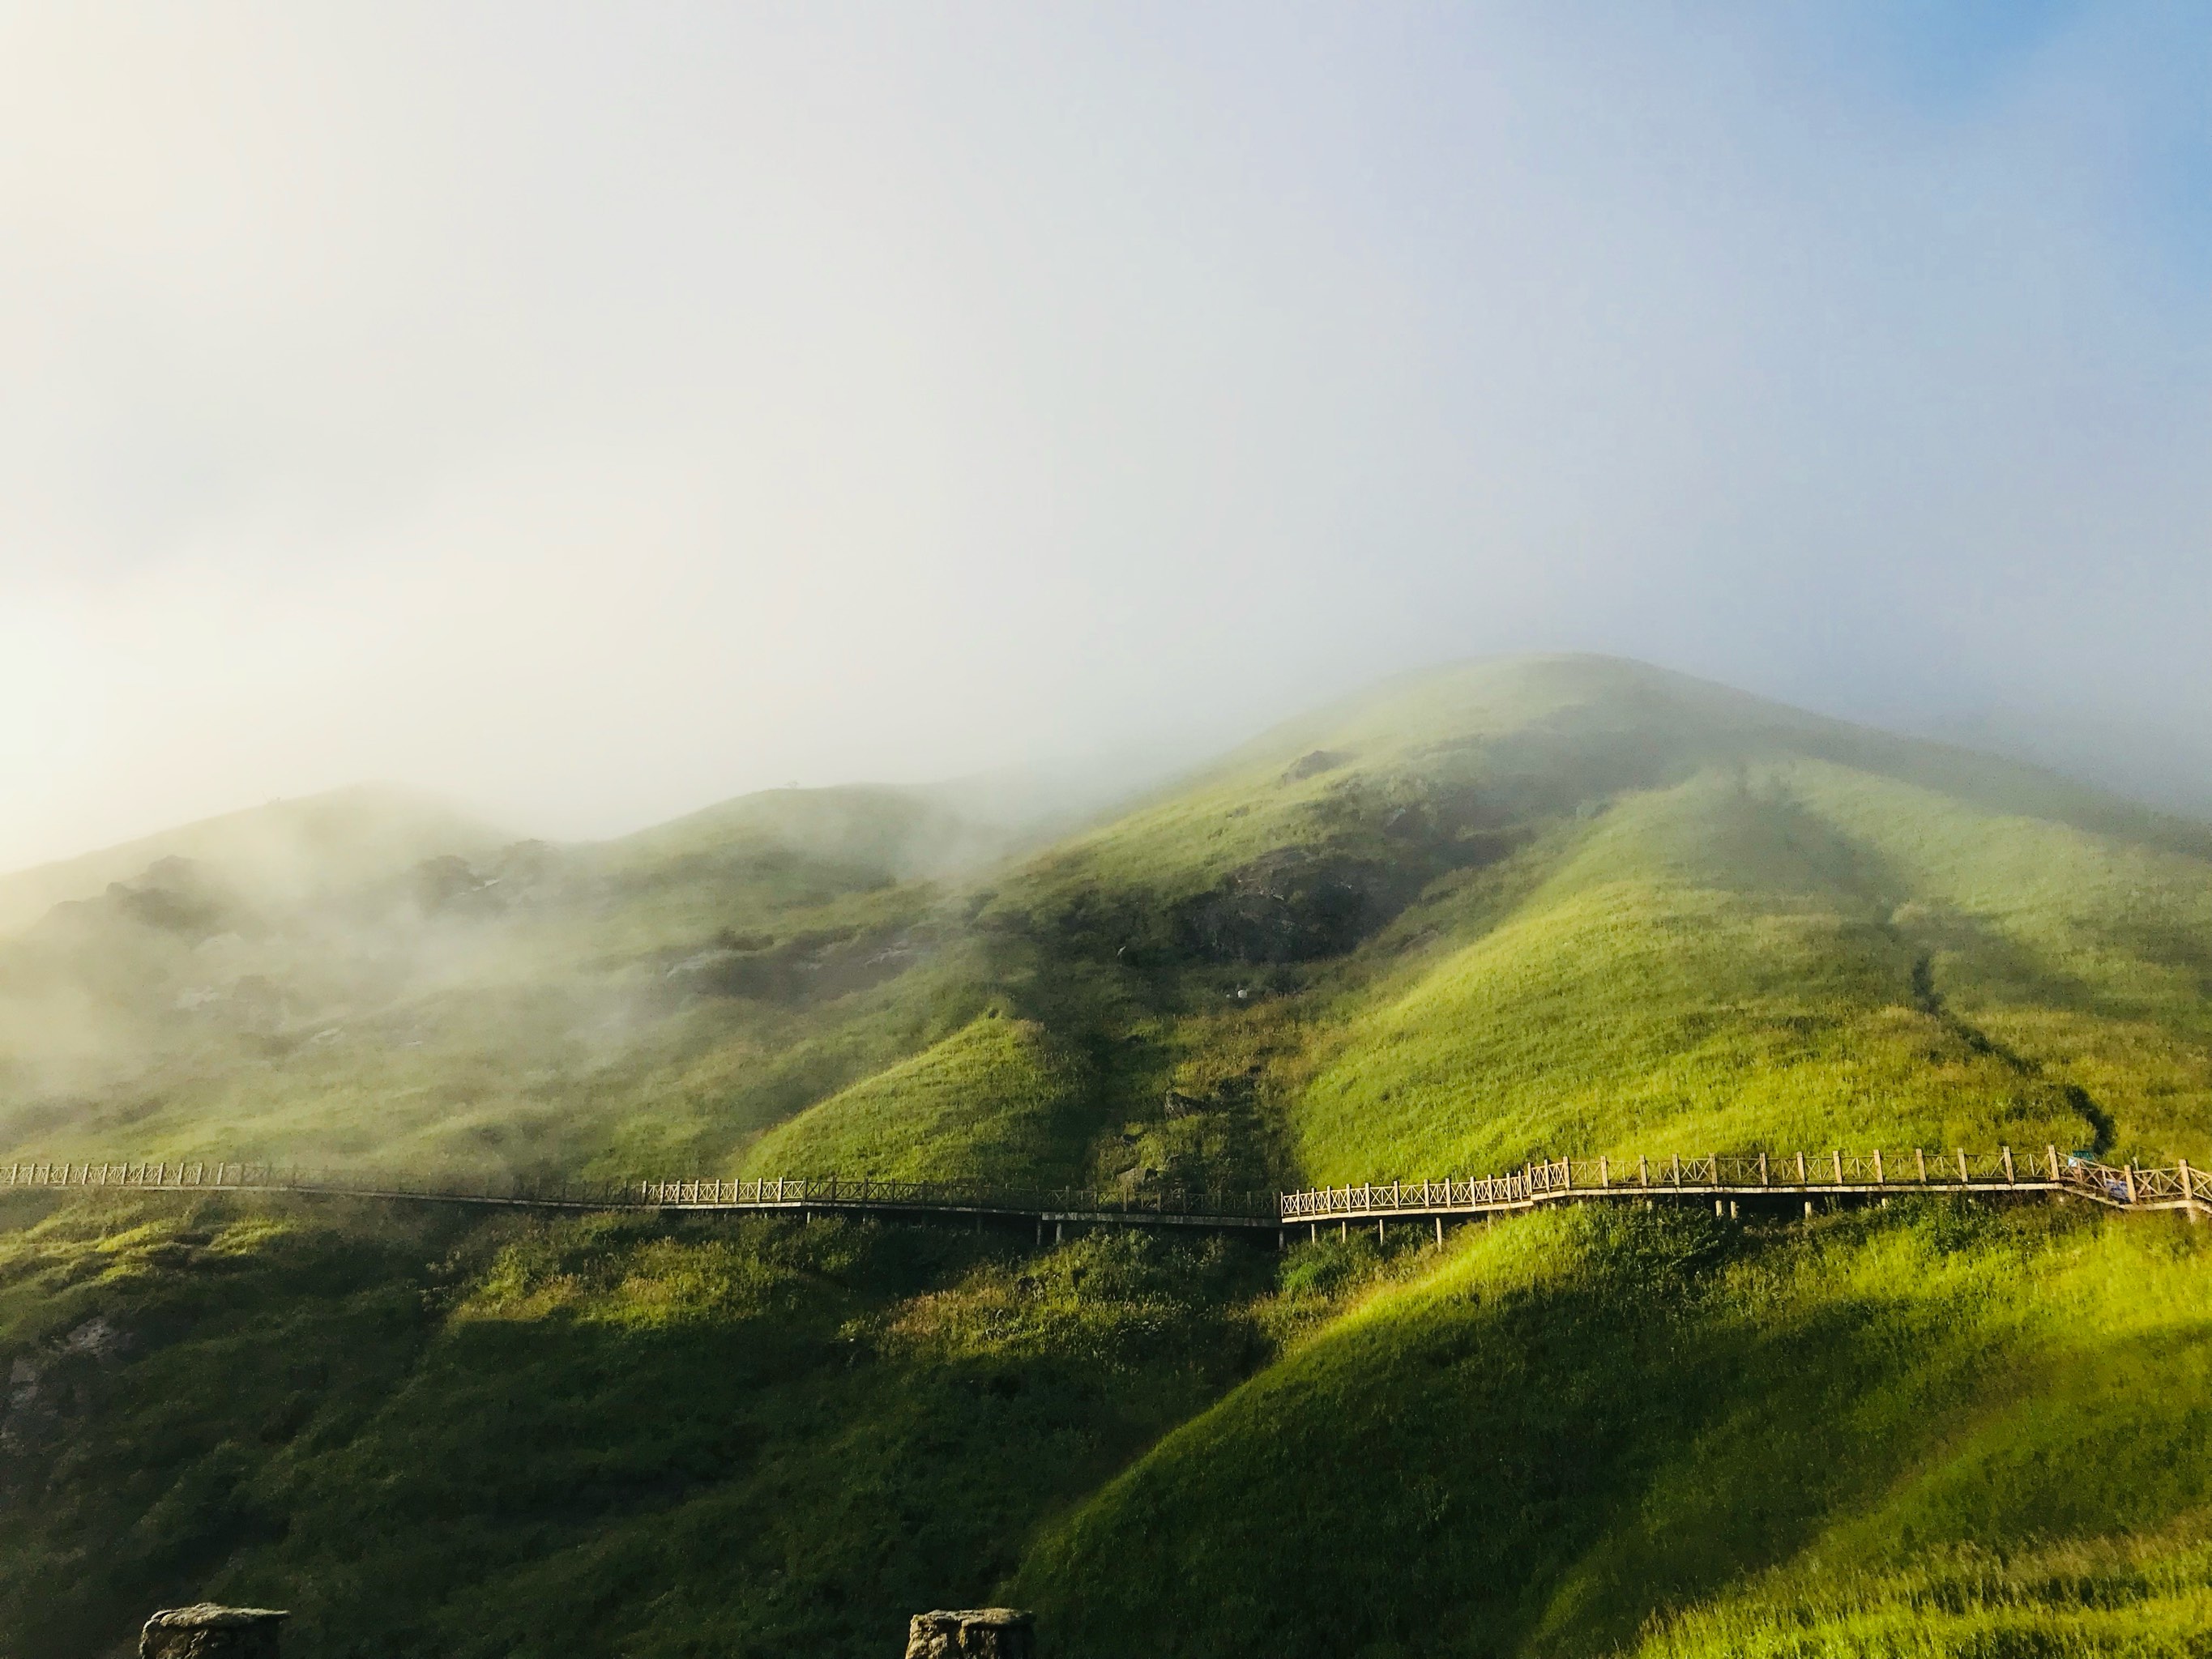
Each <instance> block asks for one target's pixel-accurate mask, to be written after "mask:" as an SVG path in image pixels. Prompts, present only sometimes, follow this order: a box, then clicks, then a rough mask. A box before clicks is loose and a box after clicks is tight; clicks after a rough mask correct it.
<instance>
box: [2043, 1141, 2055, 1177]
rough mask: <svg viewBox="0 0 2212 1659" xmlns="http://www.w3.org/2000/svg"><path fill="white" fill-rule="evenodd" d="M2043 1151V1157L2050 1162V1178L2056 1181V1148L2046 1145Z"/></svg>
mask: <svg viewBox="0 0 2212 1659" xmlns="http://www.w3.org/2000/svg"><path fill="white" fill-rule="evenodd" d="M2043 1151H2044V1155H2045V1157H2047V1158H2050V1160H2051V1179H2052V1180H2053V1181H2056V1180H2057V1179H2058V1148H2057V1147H2056V1146H2048V1145H2046V1146H2045V1147H2044V1149H2043Z"/></svg>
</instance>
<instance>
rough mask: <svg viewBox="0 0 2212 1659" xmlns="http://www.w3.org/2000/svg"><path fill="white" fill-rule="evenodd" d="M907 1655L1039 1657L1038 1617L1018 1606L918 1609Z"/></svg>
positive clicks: (931, 1658) (920, 1658) (929, 1658)
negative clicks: (937, 1610) (951, 1610)
mask: <svg viewBox="0 0 2212 1659" xmlns="http://www.w3.org/2000/svg"><path fill="white" fill-rule="evenodd" d="M906 1659H1036V1620H1035V1618H1034V1617H1033V1616H1032V1615H1030V1614H1029V1613H1024V1612H1022V1611H1020V1610H1019V1609H1018V1608H1015V1607H970V1608H969V1609H967V1610H966V1611H965V1612H962V1613H946V1612H938V1613H916V1614H915V1616H914V1619H913V1621H912V1622H911V1623H909V1624H908V1626H907V1638H906Z"/></svg>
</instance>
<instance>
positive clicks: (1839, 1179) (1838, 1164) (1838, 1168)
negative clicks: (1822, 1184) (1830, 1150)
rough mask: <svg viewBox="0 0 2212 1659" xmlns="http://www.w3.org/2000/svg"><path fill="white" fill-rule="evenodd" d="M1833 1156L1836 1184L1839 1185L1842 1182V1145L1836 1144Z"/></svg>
mask: <svg viewBox="0 0 2212 1659" xmlns="http://www.w3.org/2000/svg"><path fill="white" fill-rule="evenodd" d="M1835 1158H1836V1185H1838V1187H1840V1186H1842V1185H1843V1184H1844V1149H1843V1148H1842V1147H1840V1146H1838V1147H1837V1148H1836V1149H1835Z"/></svg>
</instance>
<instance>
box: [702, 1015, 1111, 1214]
mask: <svg viewBox="0 0 2212 1659" xmlns="http://www.w3.org/2000/svg"><path fill="white" fill-rule="evenodd" d="M1081 1089H1082V1077H1081V1070H1080V1066H1079V1064H1078V1062H1077V1061H1075V1060H1073V1058H1072V1057H1071V1056H1070V1055H1068V1054H1065V1053H1063V1052H1060V1051H1058V1050H1056V1049H1055V1048H1054V1044H1053V1042H1052V1040H1051V1039H1050V1037H1049V1036H1047V1034H1046V1033H1045V1031H1044V1030H1043V1028H1042V1026H1040V1025H1038V1024H1036V1022H1034V1021H1031V1020H1018V1019H1005V1018H998V1017H997V1016H996V1014H995V1013H992V1014H986V1015H984V1016H982V1017H981V1018H977V1019H976V1020H975V1021H974V1022H973V1023H972V1024H969V1025H968V1026H966V1027H965V1028H964V1029H963V1030H960V1031H957V1032H956V1033H955V1034H954V1035H952V1036H949V1037H947V1038H945V1041H944V1042H939V1043H938V1044H937V1045H936V1046H935V1047H934V1048H930V1049H928V1050H927V1051H926V1052H924V1053H922V1054H917V1055H915V1057H914V1058H913V1059H911V1060H903V1061H902V1062H901V1063H899V1064H898V1065H896V1066H891V1067H890V1069H888V1070H887V1071H884V1072H879V1073H877V1074H876V1075H875V1076H873V1077H871V1078H869V1079H866V1081H864V1082H860V1083H857V1084H854V1085H853V1086H852V1087H851V1088H849V1089H847V1090H845V1091H842V1093H839V1094H836V1095H833V1096H831V1097H829V1099H828V1100H825V1101H823V1102H821V1103H819V1104H817V1105H814V1106H810V1107H809V1108H807V1109H806V1110H805V1111H804V1112H801V1113H800V1114H799V1115H798V1116H797V1117H795V1118H793V1119H792V1120H790V1121H788V1122H787V1123H785V1124H783V1125H782V1126H781V1127H778V1128H776V1129H774V1130H771V1131H770V1132H769V1133H768V1134H767V1135H766V1136H764V1137H763V1138H762V1139H760V1140H759V1141H757V1142H756V1143H755V1144H754V1146H753V1148H752V1150H751V1152H750V1153H749V1154H748V1155H747V1157H746V1159H745V1166H744V1167H745V1170H746V1172H747V1173H749V1174H754V1175H781V1174H810V1175H837V1176H878V1177H881V1178H883V1179H885V1180H892V1181H958V1180H972V1179H974V1178H975V1176H977V1175H978V1174H979V1173H987V1175H988V1176H989V1178H990V1179H992V1180H994V1181H997V1182H1005V1183H1006V1184H1008V1185H1010V1186H1013V1187H1018V1188H1021V1187H1026V1188H1049V1187H1054V1186H1058V1185H1061V1184H1064V1183H1066V1182H1069V1181H1072V1180H1073V1179H1074V1178H1075V1177H1076V1176H1077V1175H1078V1174H1079V1172H1080V1171H1081V1170H1082V1168H1083V1165H1084V1163H1085V1153H1086V1152H1087V1150H1088V1148H1087V1146H1086V1141H1087V1135H1086V1134H1085V1131H1086V1130H1087V1129H1088V1128H1089V1127H1090V1124H1089V1122H1088V1120H1087V1117H1086V1116H1085V1115H1084V1114H1083V1113H1082V1112H1081V1109H1080V1107H1081V1101H1080V1093H1081Z"/></svg>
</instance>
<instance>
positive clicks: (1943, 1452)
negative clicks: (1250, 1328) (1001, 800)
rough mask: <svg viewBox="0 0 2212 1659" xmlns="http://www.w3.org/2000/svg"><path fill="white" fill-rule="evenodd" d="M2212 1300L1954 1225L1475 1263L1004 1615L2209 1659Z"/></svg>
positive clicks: (1321, 1365)
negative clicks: (1027, 1608) (1023, 1609)
mask: <svg viewBox="0 0 2212 1659" xmlns="http://www.w3.org/2000/svg"><path fill="white" fill-rule="evenodd" d="M2208 1266H2212V1261H2208V1255H2207V1249H2206V1248H2205V1245H2204V1243H2203V1235H2202V1232H2201V1230H2200V1231H2190V1230H2188V1229H2186V1228H2185V1227H2184V1226H2183V1225H2181V1224H2180V1223H2179V1221H2178V1220H2176V1221H2174V1222H2172V1224H2171V1225H2160V1224H2152V1225H2129V1224H2126V1223H2124V1222H2105V1223H2100V1222H2097V1221H2093V1220H2087V1221H2083V1220H2076V1219H2073V1218H2068V1217H2066V1216H2064V1215H2063V1214H2060V1213H2058V1212H2048V1211H2039V1212H2023V1213H2021V1214H2018V1215H2015V1216H2011V1217H2007V1216H2003V1215H1998V1214H1993V1213H1990V1212H1976V1211H1954V1210H1952V1209H1949V1208H1948V1207H1945V1206H1941V1205H1936V1204H1932V1203H1931V1204H1930V1205H1929V1206H1928V1207H1926V1208H1923V1209H1918V1210H1913V1209H1907V1208H1903V1207H1900V1208H1899V1209H1894V1210H1892V1211H1889V1212H1881V1211H1875V1212H1860V1213H1857V1214H1854V1215H1850V1216H1844V1217H1838V1218H1832V1219H1831V1220H1829V1221H1827V1222H1826V1223H1824V1224H1822V1225H1816V1226H1813V1227H1808V1228H1802V1229H1789V1230H1784V1229H1780V1228H1777V1229H1775V1230H1774V1231H1772V1232H1771V1233H1762V1232H1761V1231H1759V1230H1758V1229H1756V1228H1753V1229H1748V1230H1737V1229H1731V1228H1730V1227H1729V1226H1728V1225H1725V1224H1717V1223H1714V1222H1712V1221H1711V1218H1705V1219H1704V1220H1699V1219H1697V1218H1694V1217H1687V1216H1682V1217H1677V1216H1668V1215H1665V1214H1659V1215H1655V1216H1650V1217H1645V1216H1642V1215H1639V1214H1635V1213H1628V1214H1613V1213H1607V1212H1570V1213H1561V1214H1553V1215H1550V1216H1546V1217H1540V1218H1531V1219H1528V1220H1525V1221H1521V1222H1516V1223H1512V1224H1507V1225H1497V1226H1494V1227H1492V1228H1489V1229H1487V1230H1478V1231H1477V1232H1475V1233H1474V1235H1472V1236H1470V1237H1467V1238H1466V1239H1465V1240H1464V1242H1463V1243H1458V1244H1456V1245H1455V1247H1454V1248H1452V1249H1450V1250H1449V1252H1448V1253H1446V1254H1444V1255H1443V1256H1442V1257H1441V1258H1440V1259H1438V1260H1437V1261H1435V1264H1434V1266H1433V1267H1432V1269H1431V1271H1430V1272H1429V1273H1426V1274H1425V1275H1424V1276H1422V1277H1420V1278H1419V1279H1417V1280H1415V1281H1414V1282H1413V1283H1411V1284H1407V1285H1396V1286H1390V1287H1386V1288H1384V1289H1383V1290H1381V1291H1377V1292H1376V1294H1374V1295H1373V1296H1372V1297H1370V1299H1369V1300H1368V1301H1367V1302H1366V1303H1365V1304H1364V1305H1362V1306H1360V1307H1359V1308H1358V1310H1356V1311H1354V1312H1353V1313H1352V1314H1351V1315H1350V1316H1347V1317H1346V1318H1343V1319H1342V1320H1340V1321H1339V1322H1336V1323H1335V1324H1334V1325H1332V1326H1330V1327H1328V1328H1327V1329H1325V1330H1324V1331H1323V1332H1322V1334H1320V1335H1318V1336H1317V1337H1316V1338H1314V1339H1313V1340H1310V1341H1309V1342H1307V1343H1306V1344H1305V1345H1304V1346H1300V1347H1298V1348H1297V1350H1296V1351H1295V1352H1293V1353H1292V1354H1291V1356H1290V1357H1289V1358H1286V1359H1285V1360H1284V1361H1283V1362H1281V1363H1279V1364H1277V1365H1275V1366H1273V1367H1272V1368H1271V1369H1270V1370H1267V1372H1266V1373H1264V1374H1263V1375H1261V1376H1259V1377H1257V1378H1255V1380H1254V1381H1252V1382H1250V1383H1247V1384H1245V1385H1244V1386H1243V1387H1242V1388H1240V1389H1237V1391H1236V1392H1235V1393H1233V1394H1231V1395H1230V1396H1229V1397H1228V1398H1227V1399H1226V1400H1225V1401H1222V1402H1221V1403H1220V1404H1219V1405H1218V1406H1216V1407H1212V1409H1210V1410H1209V1411H1207V1412H1206V1413H1204V1414H1202V1415H1201V1416H1200V1417H1199V1418H1198V1419H1195V1420H1194V1421H1193V1422H1192V1423H1190V1424H1188V1425H1185V1426H1184V1427H1182V1428H1181V1429H1178V1430H1177V1431H1176V1432H1175V1433H1174V1434H1172V1435H1170V1436H1169V1437H1168V1438H1167V1439H1166V1440H1164V1442H1163V1443H1161V1444H1160V1445H1159V1446H1158V1447H1157V1448H1156V1449H1154V1450H1153V1451H1152V1452H1151V1453H1150V1454H1149V1455H1146V1457H1145V1458H1144V1459H1143V1460H1142V1461H1141V1462H1139V1463H1138V1464H1137V1466H1136V1467H1135V1468H1133V1469H1132V1470H1131V1471H1129V1472H1128V1473H1127V1474H1125V1475H1123V1476H1121V1478H1119V1479H1118V1480H1115V1481H1114V1482H1113V1483H1112V1484H1111V1485H1109V1486H1108V1487H1107V1488H1106V1489H1105V1491H1104V1492H1102V1493H1101V1494H1100V1495H1099V1496H1098V1497H1097V1498H1095V1499H1093V1500H1092V1501H1091V1503H1090V1504H1087V1505H1086V1506H1085V1508H1084V1509H1083V1510H1081V1511H1079V1513H1078V1514H1077V1515H1076V1516H1073V1517H1071V1518H1070V1519H1069V1520H1068V1521H1066V1522H1063V1523H1062V1524H1060V1526H1058V1527H1057V1528H1054V1529H1053V1530H1052V1531H1051V1532H1050V1533H1049V1534H1048V1535H1047V1536H1046V1537H1045V1538H1044V1539H1043V1540H1042V1541H1041V1542H1040V1543H1039V1544H1038V1546H1037V1547H1036V1548H1035V1549H1033V1551H1032V1552H1031V1553H1030V1557H1029V1559H1027V1560H1026V1561H1025V1562H1024V1565H1023V1567H1022V1569H1021V1571H1020V1572H1019V1573H1018V1576H1017V1577H1016V1579H1015V1581H1014V1583H1013V1584H1012V1588H1011V1591H1010V1593H1011V1594H1012V1595H1015V1596H1016V1597H1018V1599H1020V1600H1022V1601H1024V1602H1028V1603H1033V1604H1034V1605H1036V1607H1038V1608H1039V1609H1040V1616H1041V1622H1042V1630H1043V1632H1045V1639H1046V1640H1048V1642H1050V1643H1051V1644H1052V1645H1053V1648H1054V1651H1055V1652H1058V1653H1060V1654H1063V1655H1066V1656H1071V1659H1073V1656H1079V1655H1091V1654H1096V1655H1109V1654H1122V1653H1131V1652H1147V1653H1161V1654H1190V1655H1206V1656H1212V1659H1233V1656H1236V1655H1239V1654H1274V1653H1284V1652H1330V1653H1345V1654H1376V1655H1380V1654H1404V1655H1415V1654H1444V1653H1453V1654H1468V1655H1481V1654H1509V1653H1510V1654H1520V1655H1530V1656H1534V1655H1590V1654H1603V1653H1613V1652H1632V1651H1644V1652H1649V1653H1650V1654H1652V1655H1655V1656H1656V1655H1658V1654H1662V1653H1665V1654H1668V1655H1680V1656H1688V1655H1692V1654H1698V1655H1703V1654H1712V1655H1721V1654H1734V1653H1739V1652H1747V1651H1757V1652H1762V1653H1767V1652H1771V1653H1788V1654H1792V1655H1813V1654H1823V1655H1825V1654H1838V1655H1840V1654H1859V1653H1889V1652H1893V1651H1899V1652H1943V1653H1975V1654H2013V1653H2019V1654H2030V1653H2033V1654H2042V1653H2069V1654H2070V1653H2077V1652H2078V1653H2107V1652H2112V1653H2118V1652H2179V1651H2191V1650H2197V1646H2201V1644H2204V1643H2205V1642H2206V1640H2207V1639H2208V1629H2207V1626H2206V1624H2205V1622H2204V1613H2205V1611H2206V1607H2207V1602H2208V1597H2212V1578H2209V1577H2208V1576H2207V1569H2208V1565H2212V1550H2208V1543H2212V1522H2208V1510H2207V1504H2208V1502H2212V1462H2208V1460H2207V1459H2206V1458H2205V1457H2204V1455H2203V1447H2204V1445H2205V1443H2206V1435H2207V1432H2208V1431H2212V1344H2208V1342H2207V1340H2206V1338H2207V1335H2208V1334H2212V1278H2208V1276H2207V1273H2206V1271H2205V1270H2206V1268H2207V1267H2208ZM1916 1598H1917V1601H1918V1602H1919V1603H1920V1605H1922V1606H1923V1607H1928V1608H1931V1609H1940V1610H1941V1616H1940V1617H1936V1618H1929V1619H1922V1618H1920V1617H1918V1616H1917V1614H1915V1613H1912V1611H1911V1609H1912V1608H1913V1607H1914V1605H1915V1601H1916ZM1885 1632H1887V1635H1902V1636H1903V1637H1904V1638H1905V1645H1903V1646H1899V1647H1897V1648H1890V1647H1885V1646H1883V1645H1882V1642H1883V1641H1884V1640H1885V1639H1887V1636H1886V1635H1885ZM2192 1644H2197V1646H2192Z"/></svg>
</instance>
